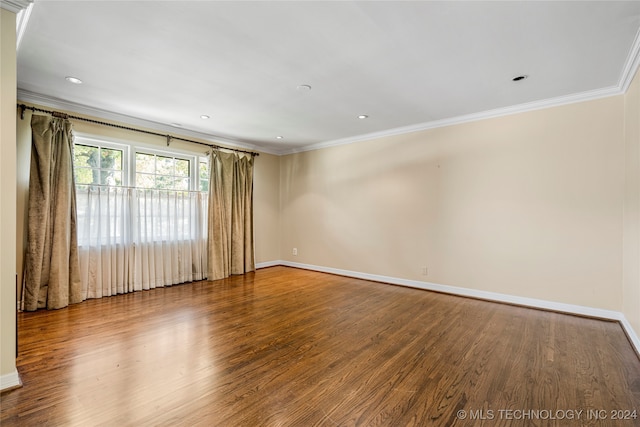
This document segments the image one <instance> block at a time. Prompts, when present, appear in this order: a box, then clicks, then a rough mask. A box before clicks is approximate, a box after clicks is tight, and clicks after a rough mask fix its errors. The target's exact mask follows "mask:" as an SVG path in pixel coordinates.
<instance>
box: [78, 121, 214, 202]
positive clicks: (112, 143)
mask: <svg viewBox="0 0 640 427" xmlns="http://www.w3.org/2000/svg"><path fill="white" fill-rule="evenodd" d="M73 144H74V148H75V145H76V144H78V145H87V146H92V147H101V148H108V149H115V150H122V185H119V186H118V187H136V154H138V153H140V154H153V155H155V156H163V157H172V158H176V159H182V160H188V161H189V190H176V189H171V190H169V189H167V191H198V192H202V191H203V190H201V189H200V184H201V183H200V162H202V161H203V160H204V161H205V162H206V163H209V159H208V155H207V154H206V153H203V152H201V151H200V152H199V151H195V150H194V151H191V150H183V149H179V148H175V149H163V148H159V147H158V146H156V145H152V144H145V143H140V142H137V141H129V140H119V139H115V138H110V137H103V136H96V135H90V134H84V133H79V132H75V137H74V141H73ZM74 156H75V154H74ZM74 160H75V159H74ZM81 185H90V184H81ZM94 185H95V184H94ZM141 188H144V187H141Z"/></svg>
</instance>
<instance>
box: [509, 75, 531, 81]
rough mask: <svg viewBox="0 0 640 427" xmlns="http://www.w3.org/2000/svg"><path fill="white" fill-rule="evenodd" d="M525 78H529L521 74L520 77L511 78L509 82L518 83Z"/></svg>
mask: <svg viewBox="0 0 640 427" xmlns="http://www.w3.org/2000/svg"><path fill="white" fill-rule="evenodd" d="M527 77H529V76H527V75H526V74H522V75H521V76H516V77H514V78H512V79H511V81H513V82H519V81H520V80H524V79H526V78H527Z"/></svg>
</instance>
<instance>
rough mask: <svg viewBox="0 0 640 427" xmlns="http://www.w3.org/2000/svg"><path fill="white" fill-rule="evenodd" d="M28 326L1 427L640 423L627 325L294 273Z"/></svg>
mask: <svg viewBox="0 0 640 427" xmlns="http://www.w3.org/2000/svg"><path fill="white" fill-rule="evenodd" d="M18 324H19V338H18V339H19V348H20V355H19V358H18V361H17V363H18V370H19V372H20V375H21V378H22V381H23V383H24V386H23V387H22V388H19V389H15V390H12V391H8V392H5V393H2V401H1V404H2V409H1V414H2V415H1V418H0V420H1V424H2V426H14V425H20V426H22V425H24V426H35V425H49V426H200V425H202V426H252V427H253V426H304V427H307V426H405V425H407V426H409V425H410V426H443V427H445V426H446V427H449V426H474V427H475V426H491V427H495V426H536V427H540V426H598V427H607V426H629V427H631V426H638V425H640V413H638V412H640V361H639V360H638V357H637V356H636V354H635V353H634V351H633V349H632V347H631V345H630V343H629V342H628V340H627V338H626V336H625V335H624V332H623V331H622V329H621V327H620V325H619V324H618V323H615V322H608V321H600V320H594V319H586V318H580V317H574V316H570V315H563V314H558V313H551V312H545V311H538V310H533V309H527V308H521V307H514V306H509V305H502V304H496V303H491V302H486V301H478V300H473V299H467V298H461V297H455V296H450V295H444V294H438V293H432V292H427V291H421V290H416V289H409V288H402V287H397V286H391V285H384V284H379V283H374V282H367V281H363V280H357V279H351V278H345V277H339V276H333V275H328V274H322V273H317V272H310V271H305V270H299V269H292V268H286V267H272V268H267V269H263V270H259V271H258V272H257V273H255V274H248V275H245V276H237V277H232V278H230V279H227V280H223V281H218V282H198V283H193V284H186V285H180V286H174V287H170V288H164V289H156V290H153V291H144V292H137V293H133V294H128V295H121V296H117V297H111V298H103V299H100V300H89V301H86V302H84V303H81V304H77V305H74V306H70V307H68V308H66V309H62V310H56V311H39V312H34V313H21V314H20V315H19V319H18ZM579 411H582V412H579ZM612 411H620V412H612ZM624 411H629V412H624ZM632 411H636V412H635V414H636V416H635V419H634V412H632ZM616 416H622V417H623V418H625V417H626V418H627V419H622V420H616V419H614V418H615V417H616Z"/></svg>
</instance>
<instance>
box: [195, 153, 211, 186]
mask: <svg viewBox="0 0 640 427" xmlns="http://www.w3.org/2000/svg"><path fill="white" fill-rule="evenodd" d="M198 181H199V183H200V191H204V192H205V193H207V192H209V160H208V159H207V158H206V157H200V161H199V162H198Z"/></svg>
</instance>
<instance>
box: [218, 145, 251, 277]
mask: <svg viewBox="0 0 640 427" xmlns="http://www.w3.org/2000/svg"><path fill="white" fill-rule="evenodd" d="M210 159H211V162H210V165H211V167H210V173H211V176H210V181H209V183H210V186H209V218H208V274H207V278H208V279H209V280H218V279H224V278H225V277H229V276H230V275H231V274H244V273H246V272H249V271H254V270H255V261H254V246H253V157H246V156H239V155H238V154H236V153H224V152H221V151H217V150H216V151H214V152H213V153H212V154H211V158H210Z"/></svg>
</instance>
